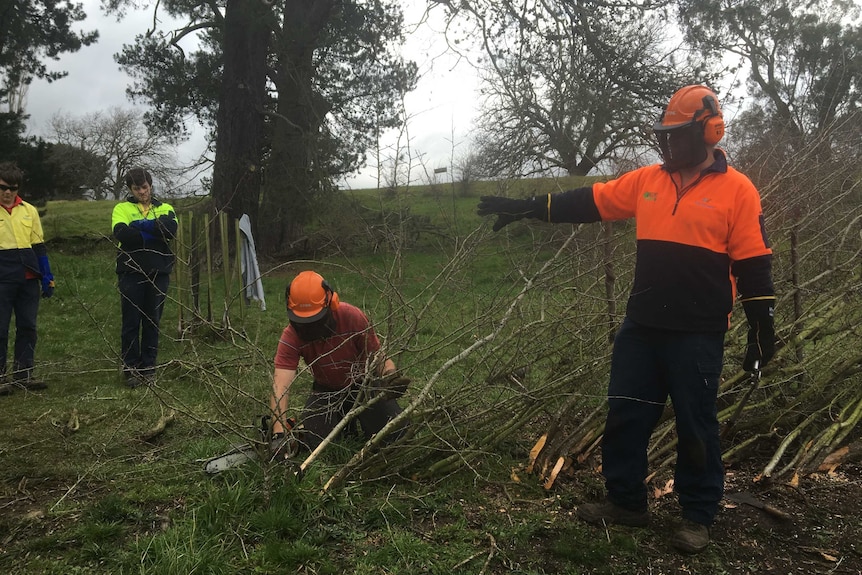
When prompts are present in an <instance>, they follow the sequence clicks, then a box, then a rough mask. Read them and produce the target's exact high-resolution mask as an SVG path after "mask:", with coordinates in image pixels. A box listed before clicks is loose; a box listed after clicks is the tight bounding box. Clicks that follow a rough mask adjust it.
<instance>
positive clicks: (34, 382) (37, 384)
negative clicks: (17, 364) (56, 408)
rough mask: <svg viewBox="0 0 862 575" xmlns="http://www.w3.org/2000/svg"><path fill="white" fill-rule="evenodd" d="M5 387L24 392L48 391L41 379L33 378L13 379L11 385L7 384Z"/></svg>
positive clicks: (46, 385)
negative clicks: (9, 386)
mask: <svg viewBox="0 0 862 575" xmlns="http://www.w3.org/2000/svg"><path fill="white" fill-rule="evenodd" d="M6 385H11V386H13V387H17V388H19V389H23V390H26V391H40V390H42V389H48V384H47V383H45V382H44V381H42V380H41V379H36V378H35V377H30V376H27V377H22V378H15V379H13V380H12V383H7V384H6Z"/></svg>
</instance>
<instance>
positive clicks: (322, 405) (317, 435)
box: [300, 383, 406, 451]
mask: <svg viewBox="0 0 862 575" xmlns="http://www.w3.org/2000/svg"><path fill="white" fill-rule="evenodd" d="M359 394H360V389H359V387H358V386H356V385H352V386H350V387H347V388H345V389H342V390H340V391H330V390H327V389H326V388H324V387H322V386H320V385H318V384H317V383H315V384H314V386H313V387H312V390H311V394H310V395H309V396H308V399H307V400H306V402H305V408H304V409H303V411H302V415H301V416H300V419H301V423H302V426H303V431H302V433H301V435H300V441H301V442H302V443H303V444H304V445H305V447H306V448H307V449H308V450H309V451H314V450H315V449H316V448H317V446H318V445H320V443H321V442H322V441H323V439H324V438H325V437H326V436H327V435H329V434H330V432H332V430H333V429H335V426H336V425H338V424H339V423H340V422H341V420H342V419H344V416H345V415H347V412H349V411H350V410H351V409H353V407H354V406H355V405H356V402H357V400H358V399H359ZM402 411H403V410H402V409H401V406H400V405H398V402H397V401H396V400H394V399H384V400H382V401H378V402H377V403H375V404H374V405H372V406H371V407H369V408H368V409H366V410H365V411H363V412H362V413H360V414H359V416H358V417H357V419H358V420H359V425H360V426H361V428H362V435H363V436H364V437H365V439H370V438H371V436H373V435H374V434H375V433H377V432H378V431H380V430H381V429H383V427H384V426H385V425H386V424H387V423H389V422H390V421H391V420H393V419H395V417H397V416H398V414H400V413H401V412H402ZM405 427H406V425H405V426H402V427H401V429H398V430H396V431H394V432H393V433H392V434H391V435H389V436H387V438H386V441H387V442H390V441H394V440H396V439H398V438H399V437H400V436H401V434H403V433H404V430H405ZM347 430H348V431H352V430H355V426H348V428H347Z"/></svg>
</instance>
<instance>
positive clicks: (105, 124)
mask: <svg viewBox="0 0 862 575" xmlns="http://www.w3.org/2000/svg"><path fill="white" fill-rule="evenodd" d="M51 137H52V138H53V140H54V141H55V142H57V143H59V144H65V145H68V146H74V147H77V148H80V149H81V150H84V151H87V152H90V153H92V154H95V155H97V156H101V157H103V158H105V160H106V165H105V166H104V174H103V179H102V180H101V185H100V186H99V187H98V189H94V190H93V191H94V193H95V195H96V198H97V199H104V198H108V197H111V198H114V199H120V198H121V197H122V196H123V194H124V193H125V189H126V185H125V182H124V179H123V177H124V175H125V173H126V170H128V169H129V168H132V167H135V166H143V167H146V168H147V169H148V170H150V172H151V173H152V174H153V176H154V177H155V178H156V179H157V180H158V181H159V182H160V184H161V186H162V190H160V192H161V193H164V191H165V190H167V189H170V188H171V187H172V182H173V180H174V178H175V176H176V174H177V173H178V172H179V167H178V166H177V163H176V156H177V152H176V148H175V147H174V146H173V145H172V144H171V143H170V141H169V140H168V139H167V138H165V137H164V136H162V135H159V134H156V133H153V132H152V131H150V130H149V129H148V128H147V127H146V125H145V124H144V117H143V113H142V112H139V111H137V110H132V109H124V108H116V107H115V108H111V109H110V110H108V111H107V112H94V113H92V114H87V115H85V116H81V117H73V116H71V115H69V114H55V115H54V116H53V117H52V118H51Z"/></svg>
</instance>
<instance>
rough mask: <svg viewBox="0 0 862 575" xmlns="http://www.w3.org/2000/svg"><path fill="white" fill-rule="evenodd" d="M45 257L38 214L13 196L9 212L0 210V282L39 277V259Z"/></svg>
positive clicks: (45, 251) (34, 209)
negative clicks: (12, 204) (13, 200)
mask: <svg viewBox="0 0 862 575" xmlns="http://www.w3.org/2000/svg"><path fill="white" fill-rule="evenodd" d="M46 254H47V250H46V248H45V239H44V234H43V233H42V221H41V220H40V219H39V212H38V211H37V210H36V207H35V206H33V205H32V204H29V203H27V202H25V201H23V200H21V198H20V196H18V197H16V198H15V205H14V206H13V207H12V209H11V210H7V209H0V282H18V281H23V280H24V279H25V278H27V277H40V276H41V272H40V271H39V256H44V255H46ZM28 272H29V275H28Z"/></svg>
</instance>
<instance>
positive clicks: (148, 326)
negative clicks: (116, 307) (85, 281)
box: [118, 273, 171, 374]
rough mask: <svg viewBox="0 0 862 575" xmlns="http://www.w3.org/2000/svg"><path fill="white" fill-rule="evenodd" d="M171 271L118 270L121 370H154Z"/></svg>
mask: <svg viewBox="0 0 862 575" xmlns="http://www.w3.org/2000/svg"><path fill="white" fill-rule="evenodd" d="M170 278H171V276H170V274H153V275H151V276H147V275H145V274H137V273H130V274H119V276H118V286H119V289H120V300H121V306H120V309H121V312H122V316H123V323H122V328H121V336H120V344H121V346H122V352H121V353H122V357H123V371H124V372H126V373H129V372H132V371H139V372H141V373H145V374H146V373H153V372H155V369H156V356H157V355H158V352H159V322H160V321H161V319H162V311H163V310H164V308H165V297H166V294H167V293H168V285H169V283H170Z"/></svg>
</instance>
